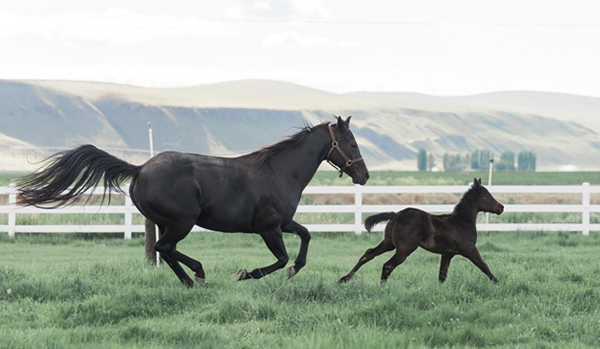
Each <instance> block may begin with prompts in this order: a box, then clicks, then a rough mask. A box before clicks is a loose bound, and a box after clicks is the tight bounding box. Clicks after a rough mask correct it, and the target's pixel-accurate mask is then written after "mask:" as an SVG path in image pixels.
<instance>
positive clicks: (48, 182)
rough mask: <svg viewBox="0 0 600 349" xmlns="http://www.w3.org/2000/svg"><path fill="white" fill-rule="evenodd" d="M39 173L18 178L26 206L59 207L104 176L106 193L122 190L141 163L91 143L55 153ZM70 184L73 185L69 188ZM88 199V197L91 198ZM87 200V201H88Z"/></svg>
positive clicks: (93, 185)
mask: <svg viewBox="0 0 600 349" xmlns="http://www.w3.org/2000/svg"><path fill="white" fill-rule="evenodd" d="M43 162H45V164H44V165H43V166H42V167H41V168H40V169H39V170H38V171H36V172H33V173H31V174H29V175H27V176H24V177H21V178H20V179H19V180H18V181H17V191H18V193H19V202H20V203H21V204H23V205H26V206H31V205H33V206H36V207H42V208H57V207H60V206H64V205H67V204H69V205H71V204H74V203H76V202H77V201H79V200H80V199H81V198H82V196H83V194H84V193H85V191H86V190H88V189H90V188H96V187H97V186H98V183H100V181H101V180H102V179H103V178H104V194H103V195H102V201H103V202H104V198H105V197H106V194H107V192H108V201H109V202H110V193H111V191H115V192H119V193H123V189H121V187H120V186H119V183H120V182H122V181H123V180H125V179H127V178H134V177H135V176H136V175H137V174H138V172H139V170H140V166H135V165H132V164H130V163H128V162H125V161H123V160H121V159H119V158H117V157H115V156H113V155H110V154H109V153H107V152H105V151H104V150H100V149H98V148H96V147H95V146H93V145H91V144H87V145H82V146H80V147H77V148H74V149H70V150H65V151H62V152H59V153H56V154H54V155H52V156H50V157H48V158H46V159H45V160H43ZM69 187H70V188H69ZM88 200H89V197H88ZM86 203H87V201H86Z"/></svg>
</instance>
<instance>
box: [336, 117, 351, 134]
mask: <svg viewBox="0 0 600 349" xmlns="http://www.w3.org/2000/svg"><path fill="white" fill-rule="evenodd" d="M337 125H338V128H339V129H340V131H345V130H347V129H348V124H347V123H346V122H345V121H344V120H342V118H341V117H339V116H338V117H337Z"/></svg>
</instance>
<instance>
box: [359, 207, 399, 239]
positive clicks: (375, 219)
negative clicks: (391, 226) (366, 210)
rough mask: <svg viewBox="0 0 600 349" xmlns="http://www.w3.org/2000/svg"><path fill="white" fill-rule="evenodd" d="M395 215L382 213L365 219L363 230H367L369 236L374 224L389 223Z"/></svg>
mask: <svg viewBox="0 0 600 349" xmlns="http://www.w3.org/2000/svg"><path fill="white" fill-rule="evenodd" d="M395 215H396V212H383V213H378V214H374V215H372V216H369V217H367V219H365V229H367V231H368V232H369V234H371V229H373V227H374V226H375V224H377V223H379V222H382V221H389V220H390V219H392V218H394V216H395Z"/></svg>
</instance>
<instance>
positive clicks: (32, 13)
mask: <svg viewBox="0 0 600 349" xmlns="http://www.w3.org/2000/svg"><path fill="white" fill-rule="evenodd" d="M599 9H600V4H597V2H596V1H580V0H570V1H554V0H545V1H544V0H518V1H513V0H504V1H485V0H477V1H470V0H469V1H467V0H453V1H447V0H445V1H444V0H423V1H403V0H397V1H381V0H369V1H348V0H290V1H277V0H258V1H250V0H248V1H243V0H224V1H214V0H211V1H205V0H200V1H190V0H179V1H162V0H118V1H116V0H103V1H102V2H97V1H95V2H90V1H80V0H53V1H27V0H21V1H12V2H7V3H3V5H2V7H1V8H0V79H60V80H83V81H102V82H114V83H121V84H130V85H138V86H151V87H180V86H191V85H200V84H208V83H216V82H223V81H231V80H240V79H270V80H280V81H288V82H293V83H297V84H300V85H305V86H309V87H313V88H318V89H322V90H326V91H331V92H337V93H344V92H352V91H402V92H418V93H426V94H433V95H468V94H477V93H485V92H492V91H506V90H535V91H549V92H563V93H571V94H580V95H586V96H593V97H600V16H598V13H600V10H599Z"/></svg>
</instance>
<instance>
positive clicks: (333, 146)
mask: <svg viewBox="0 0 600 349" xmlns="http://www.w3.org/2000/svg"><path fill="white" fill-rule="evenodd" d="M327 128H328V129H329V135H330V136H331V148H329V151H328V152H327V162H328V163H329V164H330V165H331V166H333V168H335V169H336V170H337V171H339V173H340V178H342V174H343V173H344V170H345V169H347V168H348V167H350V166H352V164H353V163H355V162H358V161H363V158H362V157H360V158H356V159H352V160H350V159H349V158H348V157H347V156H346V154H344V151H343V150H342V148H340V144H339V143H338V141H337V140H336V139H335V135H334V134H333V129H332V128H331V124H328V125H327ZM333 150H337V151H338V153H340V155H341V156H342V158H344V166H343V167H341V168H340V167H339V166H337V165H336V164H334V163H333V162H332V161H331V160H330V159H329V157H330V156H331V154H332V153H333Z"/></svg>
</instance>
